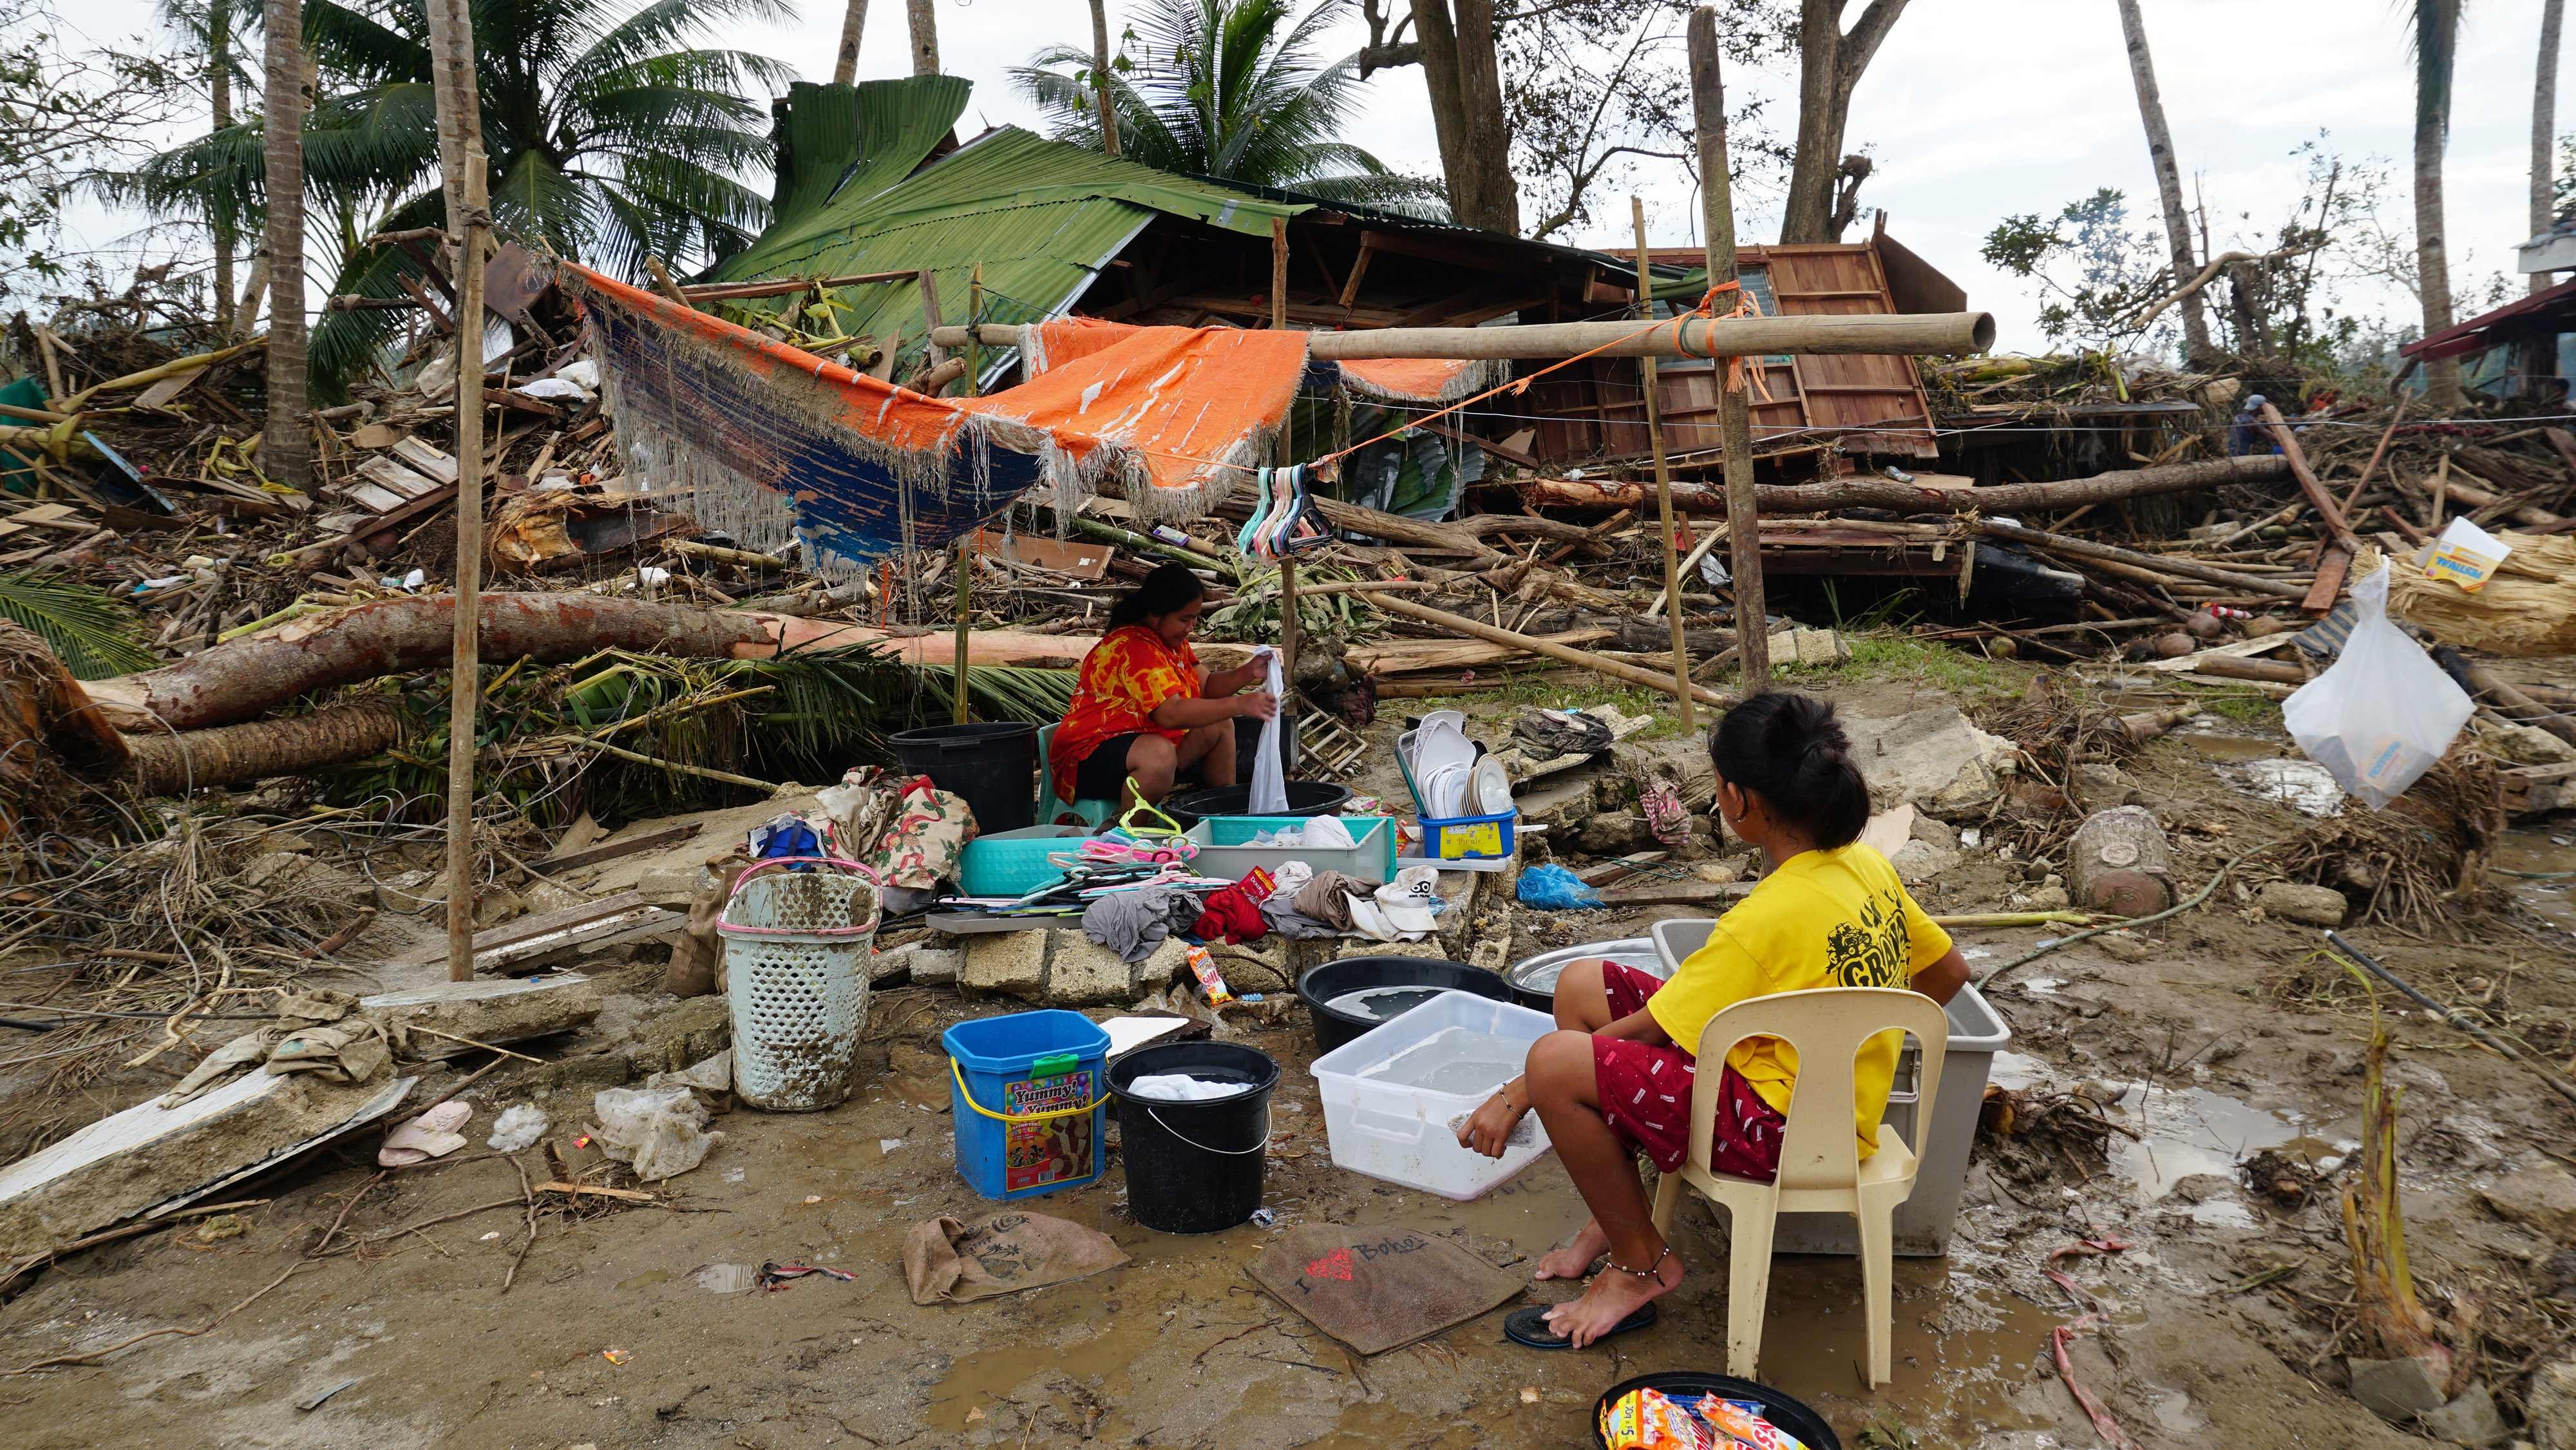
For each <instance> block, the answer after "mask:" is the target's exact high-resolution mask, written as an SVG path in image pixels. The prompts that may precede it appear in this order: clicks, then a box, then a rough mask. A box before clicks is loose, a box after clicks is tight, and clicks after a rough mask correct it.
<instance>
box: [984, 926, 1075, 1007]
mask: <svg viewBox="0 0 2576 1450" xmlns="http://www.w3.org/2000/svg"><path fill="white" fill-rule="evenodd" d="M1052 934H1053V933H1052V930H1051V929H1049V928H1038V929H1036V930H1032V931H996V932H985V933H981V934H979V935H975V936H970V937H967V938H966V950H965V960H964V961H963V963H962V964H961V965H960V967H959V970H958V974H957V985H958V986H959V987H960V988H961V989H963V990H965V991H967V992H983V993H999V994H1004V995H1008V996H1013V997H1018V998H1021V999H1023V1000H1026V1001H1032V1002H1033V1001H1036V1000H1037V997H1038V994H1039V992H1041V991H1043V990H1044V989H1045V987H1046V968H1047V938H1048V937H1049V936H1050V935H1052ZM1075 935H1077V936H1079V935H1081V933H1079V932H1076V933H1075Z"/></svg>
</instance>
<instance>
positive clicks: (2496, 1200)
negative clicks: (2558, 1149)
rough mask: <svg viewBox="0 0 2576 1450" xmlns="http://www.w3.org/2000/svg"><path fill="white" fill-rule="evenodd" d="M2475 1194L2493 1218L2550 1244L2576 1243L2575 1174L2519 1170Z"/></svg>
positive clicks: (2560, 1170) (2559, 1170)
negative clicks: (2515, 1224) (2506, 1222)
mask: <svg viewBox="0 0 2576 1450" xmlns="http://www.w3.org/2000/svg"><path fill="white" fill-rule="evenodd" d="M2476 1192H2477V1195H2478V1201H2479V1202H2480V1203H2483V1204H2485V1205H2486V1206H2487V1209H2488V1211H2489V1212H2491V1213H2493V1214H2495V1216H2496V1217H2498V1218H2502V1219H2509V1220H2511V1221H2513V1222H2515V1223H2518V1224H2521V1225H2522V1226H2523V1227H2525V1228H2527V1229H2530V1230H2531V1231H2532V1232H2534V1233H2537V1234H2540V1235H2542V1236H2543V1237H2545V1238H2547V1239H2548V1240H2549V1241H2550V1242H2552V1243H2557V1244H2567V1243H2576V1174H2570V1173H2569V1172H2568V1171H2567V1170H2566V1169H2564V1168H2559V1167H2555V1166H2551V1165H2547V1164H2544V1165H2541V1166H2539V1167H2534V1168H2518V1169H2516V1170H2514V1171H2513V1172H2511V1173H2508V1174H2506V1175H2505V1176H2504V1177H2502V1178H2499V1179H2497V1180H2496V1181H2495V1182H2493V1183H2490V1184H2487V1185H2485V1186H2484V1187H2481V1188H2479V1189H2477V1190H2476Z"/></svg>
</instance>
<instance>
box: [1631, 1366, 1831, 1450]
mask: <svg viewBox="0 0 2576 1450" xmlns="http://www.w3.org/2000/svg"><path fill="white" fill-rule="evenodd" d="M1631 1390H1660V1391H1662V1392H1663V1393H1665V1394H1668V1395H1694V1396H1696V1395H1717V1396H1720V1397H1722V1398H1725V1399H1730V1400H1749V1401H1751V1402H1752V1403H1754V1404H1758V1405H1760V1406H1761V1407H1762V1418H1764V1419H1766V1420H1769V1421H1770V1422H1771V1423H1772V1424H1773V1425H1776V1426H1778V1427H1779V1428H1780V1429H1783V1430H1786V1431H1788V1432H1789V1433H1790V1434H1792V1435H1795V1436H1797V1437H1798V1442H1799V1443H1800V1444H1802V1445H1805V1446H1806V1447H1807V1450H1843V1442H1842V1437H1841V1436H1839V1435H1836V1434H1835V1433H1834V1427H1833V1426H1831V1425H1828V1424H1826V1423H1825V1417H1824V1416H1822V1415H1819V1414H1817V1413H1816V1412H1815V1411H1813V1410H1811V1409H1808V1408H1807V1407H1806V1406H1805V1405H1802V1404H1800V1403H1798V1402H1797V1401H1796V1400H1793V1399H1791V1398H1789V1397H1788V1396H1787V1395H1784V1394H1782V1393H1780V1392H1779V1391H1778V1390H1775V1389H1773V1388H1771V1387H1770V1386H1769V1385H1763V1384H1755V1383H1754V1382H1753V1381H1751V1380H1740V1379H1736V1378H1734V1377H1732V1376H1730V1375H1722V1374H1704V1373H1702V1372H1700V1371H1698V1370H1691V1369H1668V1370H1659V1371H1657V1372H1656V1373H1654V1374H1641V1375H1639V1376H1637V1377H1636V1378H1635V1379H1627V1380H1621V1381H1619V1382H1618V1383H1617V1384H1615V1385H1612V1386H1611V1387H1610V1388H1608V1389H1606V1390H1604V1391H1602V1392H1601V1399H1600V1402H1599V1403H1597V1404H1595V1405H1594V1406H1593V1408H1592V1426H1591V1428H1592V1443H1593V1444H1594V1445H1595V1446H1598V1447H1603V1450H1607V1447H1608V1445H1609V1443H1610V1442H1609V1441H1607V1440H1605V1439H1603V1438H1602V1436H1601V1413H1602V1411H1604V1410H1607V1409H1609V1408H1610V1406H1611V1405H1613V1404H1614V1403H1616V1402H1617V1401H1618V1399H1619V1397H1620V1396H1621V1395H1624V1394H1627V1393H1628V1392H1629V1391H1631Z"/></svg>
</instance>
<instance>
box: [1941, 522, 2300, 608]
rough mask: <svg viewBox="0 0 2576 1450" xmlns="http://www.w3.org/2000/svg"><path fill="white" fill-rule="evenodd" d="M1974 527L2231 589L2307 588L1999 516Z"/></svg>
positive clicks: (2282, 591)
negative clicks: (2144, 551) (2098, 540)
mask: <svg viewBox="0 0 2576 1450" xmlns="http://www.w3.org/2000/svg"><path fill="white" fill-rule="evenodd" d="M1977 528H1978V531H1979V532H1981V533H1986V534H1991V535H1993V536H1994V537H1996V538H1998V539H2005V540H2009V541H2011V542H2013V543H2016V544H2030V545H2035V546H2037V547H2039V548H2042V549H2051V550H2054V551H2056V552H2057V553H2060V554H2073V555H2075V556H2077V557H2078V558H2084V559H2105V560H2109V561H2111V562H2112V563H2116V564H2127V565H2130V566H2131V567H2133V568H2138V569H2145V570H2148V571H2150V572H2152V573H2155V574H2160V575H2164V576H2167V577H2173V576H2177V575H2178V576H2180V577H2182V578H2185V579H2197V580H2200V581H2201V582H2202V583H2204V584H2224V585H2227V586H2228V587H2229V588H2231V589H2245V590H2250V591H2252V592H2253V593H2257V594H2272V595H2278V596H2280V597H2281V598H2284V599H2298V598H2302V597H2304V596H2305V595H2306V594H2307V592H2308V591H2307V586H2305V585H2301V584H2285V583H2283V582H2281V581H2280V580H2279V579H2277V578H2273V577H2270V576H2268V575H2262V574H2239V573H2237V572H2236V571H2235V570H2233V569H2221V568H2219V567H2218V566H2216V565H2214V564H2203V563H2201V562H2200V561H2199V560H2197V559H2186V558H2183V557H2182V556H2180V555H2178V554H2142V553H2140V552H2138V551H2137V550H2135V549H2123V548H2121V547H2119V546H2118V545H2116V544H2097V543H2094V542H2093V541H2092V540H2090V539H2078V538H2074V537H2072V536H2070V535H2067V534H2052V533H2049V532H2048V531H2046V530H2044V529H2026V528H2023V527H2022V526H2021V525H2019V524H2008V523H2005V522H2004V521H2002V520H2001V519H1980V520H1978V521H1977Z"/></svg>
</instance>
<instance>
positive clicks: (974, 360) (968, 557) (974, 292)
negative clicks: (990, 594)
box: [923, 262, 984, 725]
mask: <svg viewBox="0 0 2576 1450" xmlns="http://www.w3.org/2000/svg"><path fill="white" fill-rule="evenodd" d="M928 276H929V274H928V273H924V274H923V277H924V279H925V281H926V280H927V278H928ZM923 295H924V296H925V297H927V296H928V295H929V294H927V293H924V294H923ZM983 320H984V264H983V263H981V262H977V263H976V264H975V270H974V271H973V272H972V273H971V274H969V277H968V280H967V283H966V323H967V328H968V330H969V332H971V331H972V330H973V328H974V325H975V324H976V323H978V322H981V321H983ZM982 361H983V359H982V358H981V357H980V356H979V355H978V354H977V352H976V348H975V343H974V342H973V340H972V339H971V338H970V339H969V340H968V342H967V344H966V373H965V382H966V396H967V397H970V398H971V397H973V396H975V388H976V384H977V381H978V377H977V375H978V374H979V373H980V372H981V371H982V369H981V367H980V366H979V364H980V363H981V362H982ZM974 578H975V534H974V531H973V530H971V529H970V530H968V531H967V532H965V533H962V534H959V535H958V536H957V683H956V686H955V688H953V689H952V690H951V691H950V692H949V694H950V699H949V707H948V718H949V722H950V723H951V724H956V725H963V724H965V723H966V651H967V647H968V638H969V636H970V635H972V634H973V632H974V631H973V628H972V626H971V624H970V621H971V620H972V618H973V609H974Z"/></svg>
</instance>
